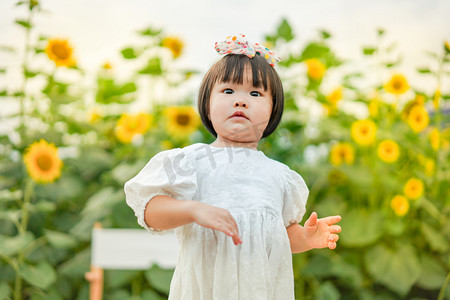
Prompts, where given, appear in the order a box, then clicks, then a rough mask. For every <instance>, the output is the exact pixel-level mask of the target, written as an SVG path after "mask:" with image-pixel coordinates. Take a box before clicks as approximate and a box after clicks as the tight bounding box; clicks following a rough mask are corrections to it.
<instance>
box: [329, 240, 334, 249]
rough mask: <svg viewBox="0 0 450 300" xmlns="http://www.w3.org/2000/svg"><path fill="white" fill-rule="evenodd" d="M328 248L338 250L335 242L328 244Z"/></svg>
mask: <svg viewBox="0 0 450 300" xmlns="http://www.w3.org/2000/svg"><path fill="white" fill-rule="evenodd" d="M328 248H330V249H335V248H336V243H334V242H329V243H328Z"/></svg>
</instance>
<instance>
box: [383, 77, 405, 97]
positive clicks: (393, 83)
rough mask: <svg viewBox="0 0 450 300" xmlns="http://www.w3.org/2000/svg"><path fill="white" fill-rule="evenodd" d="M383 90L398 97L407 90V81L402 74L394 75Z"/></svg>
mask: <svg viewBox="0 0 450 300" xmlns="http://www.w3.org/2000/svg"><path fill="white" fill-rule="evenodd" d="M384 89H385V90H386V92H388V93H392V94H395V95H400V94H403V93H405V92H406V91H408V90H409V84H408V80H406V77H405V76H403V75H402V74H394V75H392V77H391V79H390V80H389V81H388V82H386V84H385V85H384Z"/></svg>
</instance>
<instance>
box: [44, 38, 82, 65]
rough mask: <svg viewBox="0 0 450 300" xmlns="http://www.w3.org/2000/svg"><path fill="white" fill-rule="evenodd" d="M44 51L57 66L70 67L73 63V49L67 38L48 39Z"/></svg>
mask: <svg viewBox="0 0 450 300" xmlns="http://www.w3.org/2000/svg"><path fill="white" fill-rule="evenodd" d="M45 53H47V56H48V58H50V59H51V60H53V61H54V62H55V63H56V65H57V66H58V67H61V66H62V67H72V66H74V65H75V60H74V58H73V55H72V54H73V49H72V46H71V45H70V44H69V41H68V40H67V39H50V40H49V41H48V44H47V47H46V48H45Z"/></svg>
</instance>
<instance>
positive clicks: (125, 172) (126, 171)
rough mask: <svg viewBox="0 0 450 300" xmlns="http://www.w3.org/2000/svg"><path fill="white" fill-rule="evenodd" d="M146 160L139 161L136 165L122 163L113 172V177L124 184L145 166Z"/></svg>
mask: <svg viewBox="0 0 450 300" xmlns="http://www.w3.org/2000/svg"><path fill="white" fill-rule="evenodd" d="M145 163H146V161H145V160H138V161H136V162H135V163H134V164H129V163H121V164H119V165H117V166H116V167H114V169H112V170H111V175H112V177H113V178H114V179H115V180H116V181H117V182H118V183H120V184H124V183H125V182H126V181H128V180H129V179H130V178H131V177H133V176H135V175H136V174H137V173H139V171H140V170H141V169H142V168H143V167H144V166H145Z"/></svg>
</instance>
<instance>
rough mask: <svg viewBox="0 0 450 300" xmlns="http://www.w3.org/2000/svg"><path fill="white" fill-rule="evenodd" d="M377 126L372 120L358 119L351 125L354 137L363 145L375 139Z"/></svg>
mask: <svg viewBox="0 0 450 300" xmlns="http://www.w3.org/2000/svg"><path fill="white" fill-rule="evenodd" d="M376 132H377V126H376V125H375V123H374V122H373V121H371V120H358V121H355V122H353V124H352V127H351V134H352V138H353V139H354V140H355V142H356V143H357V144H359V145H361V146H367V145H370V144H372V143H373V142H374V141H375V136H376Z"/></svg>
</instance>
